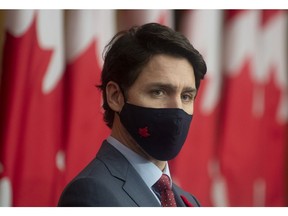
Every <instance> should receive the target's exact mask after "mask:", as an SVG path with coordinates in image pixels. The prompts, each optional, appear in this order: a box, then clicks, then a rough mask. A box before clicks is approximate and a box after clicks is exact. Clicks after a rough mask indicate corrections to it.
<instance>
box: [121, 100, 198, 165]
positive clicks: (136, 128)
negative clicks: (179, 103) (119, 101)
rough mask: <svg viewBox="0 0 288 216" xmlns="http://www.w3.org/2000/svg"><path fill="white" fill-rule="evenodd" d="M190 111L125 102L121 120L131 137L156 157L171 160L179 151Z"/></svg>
mask: <svg viewBox="0 0 288 216" xmlns="http://www.w3.org/2000/svg"><path fill="white" fill-rule="evenodd" d="M192 117H193V116H192V115H189V114H187V113H186V112H185V111H183V110H182V109H178V108H146V107H140V106H136V105H132V104H129V103H125V104H124V106H123V108H122V110H121V112H120V120H121V122H122V124H123V125H124V127H125V128H126V130H127V131H128V132H129V133H130V135H131V136H132V137H133V138H134V140H135V141H136V142H137V143H138V145H139V146H141V148H142V149H144V150H145V151H146V152H147V153H148V154H149V155H150V156H152V157H153V158H155V159H157V160H161V161H167V160H171V159H173V158H174V157H176V155H177V154H178V153H179V152H180V150H181V148H182V146H183V144H184V142H185V140H186V137H187V134H188V131H189V127H190V123H191V121H192Z"/></svg>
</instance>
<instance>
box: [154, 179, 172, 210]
mask: <svg viewBox="0 0 288 216" xmlns="http://www.w3.org/2000/svg"><path fill="white" fill-rule="evenodd" d="M154 187H155V189H156V191H157V192H159V193H160V201H161V205H162V206H163V207H176V206H177V205H176V201H175V198H174V193H173V191H172V190H171V187H170V179H169V177H168V176H167V175H166V174H162V176H161V178H160V179H159V180H158V181H157V182H156V183H155V185H154Z"/></svg>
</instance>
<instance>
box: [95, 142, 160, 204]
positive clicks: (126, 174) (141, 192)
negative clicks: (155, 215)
mask: <svg viewBox="0 0 288 216" xmlns="http://www.w3.org/2000/svg"><path fill="white" fill-rule="evenodd" d="M97 158H98V159H99V160H101V161H102V162H103V163H104V164H105V165H106V166H107V168H108V170H109V171H110V172H111V174H112V175H113V176H114V177H115V178H118V179H121V180H123V190H124V191H125V192H126V193H127V194H128V195H129V196H130V197H131V199H133V200H134V202H135V203H136V204H137V205H138V206H141V207H142V206H147V207H159V206H160V205H159V202H158V201H157V199H156V198H155V196H154V195H153V194H152V192H151V191H150V189H149V188H148V187H147V186H146V184H145V183H144V181H143V180H142V178H141V177H140V176H139V174H138V173H137V171H136V170H135V169H134V168H133V166H132V165H131V164H130V163H129V162H128V160H127V159H126V158H125V157H124V156H123V155H122V154H121V153H120V152H119V151H118V150H117V149H116V148H114V147H113V146H112V145H110V144H109V143H108V142H107V141H104V142H103V144H102V146H101V148H100V149H99V152H98V154H97Z"/></svg>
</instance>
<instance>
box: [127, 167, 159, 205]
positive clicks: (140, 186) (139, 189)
mask: <svg viewBox="0 0 288 216" xmlns="http://www.w3.org/2000/svg"><path fill="white" fill-rule="evenodd" d="M123 189H124V190H125V191H126V193H127V194H128V195H129V196H130V197H131V198H132V199H133V200H134V202H135V203H136V204H137V205H138V206H141V207H160V204H159V202H158V201H157V199H156V198H155V196H154V195H153V194H152V192H151V191H150V189H149V188H148V187H147V185H146V184H145V182H144V181H143V180H142V178H141V177H140V176H139V174H138V173H137V172H136V171H135V169H134V168H133V167H132V166H131V167H130V168H129V170H128V172H127V178H126V182H125V184H124V186H123Z"/></svg>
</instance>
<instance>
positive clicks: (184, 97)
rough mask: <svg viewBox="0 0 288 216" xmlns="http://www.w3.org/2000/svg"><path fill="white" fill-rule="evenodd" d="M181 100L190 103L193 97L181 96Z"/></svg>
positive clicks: (189, 95)
mask: <svg viewBox="0 0 288 216" xmlns="http://www.w3.org/2000/svg"><path fill="white" fill-rule="evenodd" d="M182 100H183V101H185V102H190V101H193V100H194V97H193V95H191V94H183V95H182Z"/></svg>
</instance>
